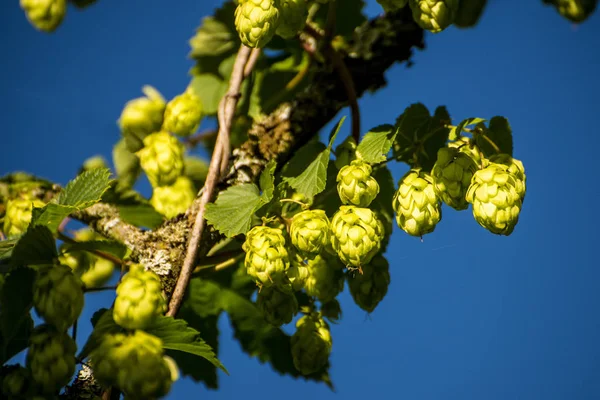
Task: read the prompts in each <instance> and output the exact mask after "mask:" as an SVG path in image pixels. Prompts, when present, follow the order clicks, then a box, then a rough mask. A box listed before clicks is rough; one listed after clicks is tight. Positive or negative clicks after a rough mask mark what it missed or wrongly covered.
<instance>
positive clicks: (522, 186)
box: [489, 154, 527, 201]
mask: <svg viewBox="0 0 600 400" xmlns="http://www.w3.org/2000/svg"><path fill="white" fill-rule="evenodd" d="M489 161H490V162H492V163H496V164H504V165H506V166H507V167H508V172H509V173H510V174H511V175H512V176H513V177H514V178H515V184H516V188H517V193H518V194H519V197H521V200H522V201H523V200H525V191H526V189H527V187H526V181H527V179H526V177H525V167H523V163H522V162H521V161H519V160H517V159H514V158H512V157H511V156H509V155H508V154H496V155H494V156H491V157H490V160H489Z"/></svg>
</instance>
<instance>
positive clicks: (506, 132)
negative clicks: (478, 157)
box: [475, 116, 513, 157]
mask: <svg viewBox="0 0 600 400" xmlns="http://www.w3.org/2000/svg"><path fill="white" fill-rule="evenodd" d="M482 125H483V124H482ZM475 143H476V144H477V146H479V149H480V150H481V151H482V152H483V155H484V156H486V157H490V156H492V155H494V154H498V153H505V154H508V155H510V156H512V154H513V138H512V128H511V127H510V124H509V123H508V120H507V119H506V118H504V117H500V116H496V117H493V118H492V119H490V122H489V126H488V127H487V129H483V133H482V134H477V135H475Z"/></svg>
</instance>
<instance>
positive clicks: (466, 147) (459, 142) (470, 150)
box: [448, 136, 481, 165]
mask: <svg viewBox="0 0 600 400" xmlns="http://www.w3.org/2000/svg"><path fill="white" fill-rule="evenodd" d="M448 147H450V148H454V149H458V150H460V151H461V152H462V153H465V154H466V155H468V156H469V157H471V158H472V159H473V161H475V164H477V165H481V153H480V152H479V148H477V147H475V146H474V141H473V140H472V139H469V138H468V137H466V136H461V137H460V138H458V139H456V140H454V141H452V142H449V143H448Z"/></svg>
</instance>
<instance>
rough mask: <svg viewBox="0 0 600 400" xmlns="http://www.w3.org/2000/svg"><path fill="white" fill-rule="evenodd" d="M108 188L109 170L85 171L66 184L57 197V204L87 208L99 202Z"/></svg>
mask: <svg viewBox="0 0 600 400" xmlns="http://www.w3.org/2000/svg"><path fill="white" fill-rule="evenodd" d="M109 187H110V170H109V169H107V168H96V169H93V170H90V171H85V172H83V173H82V174H81V175H79V176H77V177H76V178H75V179H73V180H72V181H70V182H69V183H68V184H67V186H66V187H65V189H64V190H63V191H62V192H61V193H60V194H59V195H58V199H57V203H58V204H60V205H64V206H72V207H76V208H78V209H83V208H87V207H89V206H91V205H93V204H95V203H97V202H99V201H100V199H101V198H102V195H103V194H104V192H106V191H107V190H108V189H109Z"/></svg>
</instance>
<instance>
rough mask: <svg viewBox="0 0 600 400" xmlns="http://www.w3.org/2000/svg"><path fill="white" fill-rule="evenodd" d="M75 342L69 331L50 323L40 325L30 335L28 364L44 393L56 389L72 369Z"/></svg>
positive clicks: (66, 381) (75, 348) (64, 383)
mask: <svg viewBox="0 0 600 400" xmlns="http://www.w3.org/2000/svg"><path fill="white" fill-rule="evenodd" d="M76 351H77V345H76V344H75V342H74V341H73V339H71V337H70V336H69V335H67V334H66V333H64V332H60V331H58V330H56V328H54V327H53V326H50V325H40V326H38V327H37V328H36V329H35V331H34V332H33V333H32V334H31V337H30V338H29V350H28V351H27V367H28V368H29V370H30V371H31V377H32V378H33V380H34V381H35V382H36V383H37V384H38V385H39V387H40V389H41V390H42V391H43V392H44V393H48V394H50V393H55V392H57V391H58V390H59V389H60V388H61V387H63V386H65V385H66V384H67V383H69V381H70V380H71V377H72V375H73V373H74V372H75V352H76Z"/></svg>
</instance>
